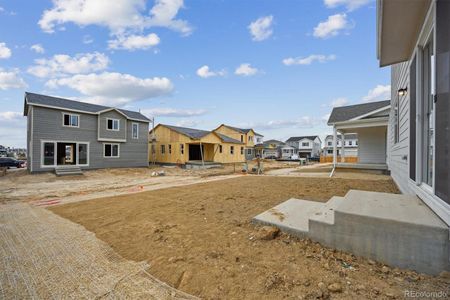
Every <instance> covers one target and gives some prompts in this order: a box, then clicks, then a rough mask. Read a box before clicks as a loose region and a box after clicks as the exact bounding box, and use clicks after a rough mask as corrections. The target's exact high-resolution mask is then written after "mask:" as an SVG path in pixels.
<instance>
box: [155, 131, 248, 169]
mask: <svg viewBox="0 0 450 300" xmlns="http://www.w3.org/2000/svg"><path fill="white" fill-rule="evenodd" d="M150 136H151V137H152V139H154V142H153V143H152V144H151V146H150V153H149V160H150V161H152V160H153V157H155V162H157V163H162V164H179V165H186V164H193V165H194V164H195V165H199V164H205V163H206V164H211V163H223V164H226V163H241V162H245V143H243V142H241V141H240V140H237V139H234V138H232V137H229V136H227V135H225V134H222V133H220V132H216V131H207V130H199V129H194V128H186V127H178V126H172V125H165V124H158V125H157V126H156V127H155V129H154V130H153V131H151V132H150Z"/></svg>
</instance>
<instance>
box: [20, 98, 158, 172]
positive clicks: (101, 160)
mask: <svg viewBox="0 0 450 300" xmlns="http://www.w3.org/2000/svg"><path fill="white" fill-rule="evenodd" d="M24 116H26V117H27V123H28V124H27V146H28V153H27V156H28V164H27V167H28V170H29V171H30V172H39V171H49V170H54V169H55V168H62V167H67V166H77V167H80V168H81V169H98V168H117V167H145V166H148V128H149V121H150V120H149V119H148V118H146V117H145V116H144V115H142V114H140V113H138V112H134V111H129V110H124V109H119V108H113V107H107V106H102V105H95V104H89V103H84V102H78V101H73V100H68V99H63V98H56V97H50V96H45V95H39V94H33V93H25V99H24Z"/></svg>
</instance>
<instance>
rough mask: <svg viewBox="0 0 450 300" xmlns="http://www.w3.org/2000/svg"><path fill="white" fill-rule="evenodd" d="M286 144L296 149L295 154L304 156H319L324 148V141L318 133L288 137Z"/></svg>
mask: <svg viewBox="0 0 450 300" xmlns="http://www.w3.org/2000/svg"><path fill="white" fill-rule="evenodd" d="M286 145H288V146H291V147H293V148H295V149H296V150H295V151H294V153H293V154H298V156H299V157H304V158H309V157H318V156H319V155H320V151H321V149H322V141H321V140H320V138H319V137H318V136H317V135H312V136H293V137H290V138H289V139H287V141H286Z"/></svg>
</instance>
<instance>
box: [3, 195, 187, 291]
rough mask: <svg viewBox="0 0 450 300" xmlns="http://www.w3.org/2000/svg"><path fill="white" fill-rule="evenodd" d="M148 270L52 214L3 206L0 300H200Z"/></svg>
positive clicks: (21, 205) (23, 206)
mask: <svg viewBox="0 0 450 300" xmlns="http://www.w3.org/2000/svg"><path fill="white" fill-rule="evenodd" d="M147 268H148V265H147V264H146V263H145V262H141V263H138V262H133V261H128V260H126V259H124V258H122V257H121V256H119V255H118V254H117V253H115V252H114V250H112V249H111V248H110V247H109V246H108V245H106V244H105V243H103V242H102V241H100V240H98V239H97V238H96V237H95V235H94V234H93V233H91V232H88V231H86V229H85V228H84V227H82V226H80V225H77V224H75V223H72V222H70V221H68V220H66V219H63V218H61V217H59V216H57V215H55V214H53V213H52V212H50V211H48V210H46V209H43V208H39V207H32V206H30V205H28V204H24V203H19V202H15V203H7V204H1V205H0V269H1V272H0V299H67V298H75V299H79V298H85V299H94V298H108V299H109V298H121V299H128V298H133V299H135V298H142V299H195V297H192V296H190V295H187V294H185V293H183V292H180V291H178V290H176V289H174V288H172V287H170V286H168V285H166V284H165V283H163V282H161V281H159V280H157V279H156V278H154V277H153V276H151V275H150V274H149V273H147V271H146V269H147Z"/></svg>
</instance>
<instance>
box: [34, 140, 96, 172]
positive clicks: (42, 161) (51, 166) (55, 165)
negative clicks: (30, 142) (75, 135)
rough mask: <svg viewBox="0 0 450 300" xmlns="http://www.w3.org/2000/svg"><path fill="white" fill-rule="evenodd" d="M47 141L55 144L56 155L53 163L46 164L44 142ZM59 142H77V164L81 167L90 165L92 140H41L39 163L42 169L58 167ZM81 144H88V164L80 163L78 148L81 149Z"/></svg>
mask: <svg viewBox="0 0 450 300" xmlns="http://www.w3.org/2000/svg"><path fill="white" fill-rule="evenodd" d="M45 143H52V144H53V145H54V147H55V148H54V149H55V157H54V158H53V165H44V144H45ZM58 143H67V144H76V146H75V151H76V156H77V159H76V162H75V166H80V167H88V166H89V164H90V158H91V155H90V149H91V144H90V142H84V141H81V142H77V141H55V140H41V155H40V163H39V164H40V167H41V168H42V169H45V168H56V167H58V164H57V158H58V147H57V145H58ZM80 144H86V145H87V164H80V163H79V161H80V156H79V155H78V149H79V145H80Z"/></svg>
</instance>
